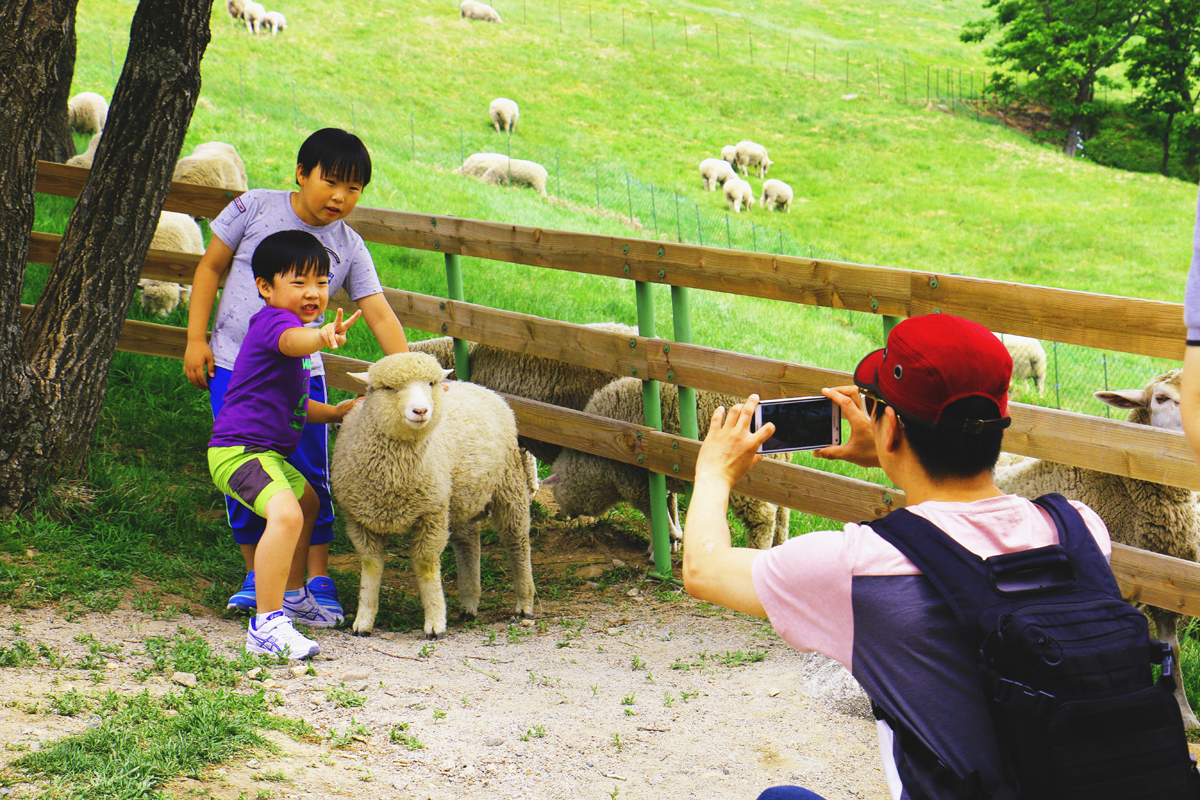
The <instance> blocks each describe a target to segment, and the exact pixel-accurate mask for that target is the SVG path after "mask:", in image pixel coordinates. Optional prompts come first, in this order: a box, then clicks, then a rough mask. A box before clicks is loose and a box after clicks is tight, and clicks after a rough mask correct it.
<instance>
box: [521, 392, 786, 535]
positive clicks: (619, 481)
mask: <svg viewBox="0 0 1200 800" xmlns="http://www.w3.org/2000/svg"><path fill="white" fill-rule="evenodd" d="M660 389H661V397H662V421H663V430H664V431H666V432H667V433H673V434H679V433H680V428H679V388H678V387H677V386H675V385H674V384H671V383H664V384H661V385H660ZM739 402H741V401H740V400H738V399H737V398H736V397H731V396H729V395H722V394H717V393H715V392H708V391H703V390H701V391H697V392H696V406H697V412H696V413H697V422H698V423H699V428H700V431H699V435H700V438H701V439H703V438H704V436H706V435H707V433H708V425H709V422H710V421H711V420H712V416H713V412H715V411H716V409H717V406H724V407H725V408H732V407H733V406H734V405H736V404H737V403H739ZM584 411H585V412H586V413H588V414H596V415H599V416H602V417H609V418H611V419H618V420H622V421H624V422H635V423H638V424H643V422H644V420H645V417H644V415H643V406H642V382H641V381H640V380H638V379H637V378H620V379H618V380H615V381H613V382H611V383H609V384H608V385H607V386H604V387H603V388H601V389H599V390H598V391H597V392H596V393H595V394H594V395H592V399H591V400H590V401H588V404H587V406H585V407H584ZM772 457H774V458H778V459H780V460H786V459H787V454H778V455H776V456H772ZM553 470H554V471H553V474H552V475H550V477H548V478H546V480H545V481H544V483H543V485H545V486H552V487H553V488H554V502H555V503H557V504H558V507H559V509H560V510H561V511H562V512H563V513H564V514H566V515H567V516H568V517H578V516H589V517H595V516H599V515H600V514H603V513H604V512H605V511H607V510H608V509H609V508H611V507H612V506H613V505H615V504H616V503H619V502H625V503H628V504H629V505H631V506H633V507H634V508H636V509H637V510H638V511H640V512H642V514H643V515H644V516H645V517H646V519H647V520H649V519H650V518H651V509H650V487H649V482H648V481H647V476H646V470H644V469H642V468H641V467H638V466H637V465H634V464H626V463H624V462H620V461H613V460H611V459H607V458H602V457H600V456H597V455H593V454H591V453H583V452H580V451H578V450H568V449H564V450H563V451H562V455H560V456H559V457H558V459H557V460H556V461H555V462H554V467H553ZM667 487H668V489H670V491H671V492H672V493H677V492H681V491H683V483H682V482H681V481H678V480H675V479H674V478H667ZM669 505H670V506H673V505H674V502H670V503H669ZM729 505H730V508H732V509H733V512H734V514H736V515H737V516H738V518H739V519H741V520H742V522H743V523H744V524H745V526H746V544H747V546H748V547H755V548H759V549H762V550H765V549H767V548H769V547H771V546H772V545H775V544H780V543H782V542H783V541H785V540H786V539H787V536H788V522H789V519H790V517H791V511H790V510H789V509H788V508H786V507H784V506H776V505H775V504H773V503H767V502H765V501H763V500H756V499H754V498H751V497H746V496H744V495H740V494H730V495H729ZM668 517H670V511H669V510H668ZM676 525H677V523H675V521H674V520H673V519H668V526H669V527H670V528H671V536H672V538H676V537H682V534H681V532H679V531H678V530H676Z"/></svg>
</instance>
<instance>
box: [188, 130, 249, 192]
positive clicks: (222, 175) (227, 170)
mask: <svg viewBox="0 0 1200 800" xmlns="http://www.w3.org/2000/svg"><path fill="white" fill-rule="evenodd" d="M171 180H175V181H180V182H182V183H194V184H197V185H199V186H213V187H216V188H218V189H232V190H233V191H235V192H244V191H246V190H247V189H248V188H250V186H249V183H248V182H247V180H246V165H245V163H244V162H243V161H242V157H241V156H239V155H238V152H237V149H236V148H235V147H234V146H233V145H231V144H226V143H225V142H204V143H203V144H198V145H196V147H195V148H194V149H193V150H192V153H191V155H189V156H184V157H183V158H181V159H179V160H178V161H177V162H175V173H174V175H173V176H172V178H171Z"/></svg>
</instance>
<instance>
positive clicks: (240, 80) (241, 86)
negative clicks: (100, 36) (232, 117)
mask: <svg viewBox="0 0 1200 800" xmlns="http://www.w3.org/2000/svg"><path fill="white" fill-rule="evenodd" d="M108 41H109V47H112V39H109V40H108ZM238 88H239V89H240V90H241V93H242V119H245V118H246V81H245V80H244V78H243V77H242V67H241V65H240V64H239V65H238Z"/></svg>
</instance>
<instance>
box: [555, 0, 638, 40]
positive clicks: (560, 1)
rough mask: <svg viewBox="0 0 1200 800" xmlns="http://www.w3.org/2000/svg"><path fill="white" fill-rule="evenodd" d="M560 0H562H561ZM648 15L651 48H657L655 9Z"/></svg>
mask: <svg viewBox="0 0 1200 800" xmlns="http://www.w3.org/2000/svg"><path fill="white" fill-rule="evenodd" d="M560 2H561V0H560ZM648 16H649V17H650V49H651V50H657V49H658V45H657V44H656V43H655V41H654V12H653V11H651V12H649V13H648Z"/></svg>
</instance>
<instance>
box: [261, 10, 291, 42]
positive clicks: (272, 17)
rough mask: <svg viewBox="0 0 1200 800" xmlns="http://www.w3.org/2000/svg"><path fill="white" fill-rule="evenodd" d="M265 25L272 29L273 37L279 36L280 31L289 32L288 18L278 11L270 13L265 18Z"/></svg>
mask: <svg viewBox="0 0 1200 800" xmlns="http://www.w3.org/2000/svg"><path fill="white" fill-rule="evenodd" d="M263 25H264V26H265V27H267V28H269V29H270V31H271V35H272V36H278V35H279V32H280V31H285V30H287V17H285V16H284V15H283V14H282V13H280V12H278V11H268V12H267V13H266V14H265V15H264V16H263Z"/></svg>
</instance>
